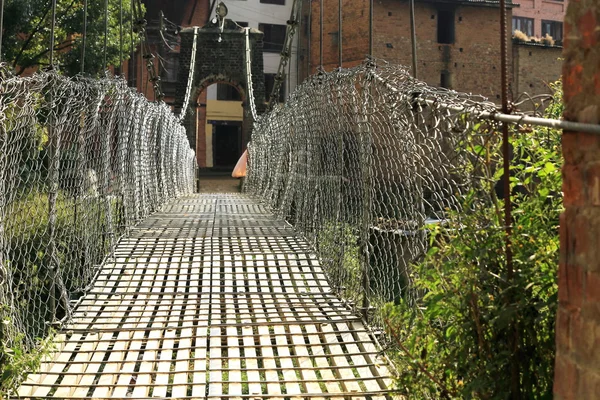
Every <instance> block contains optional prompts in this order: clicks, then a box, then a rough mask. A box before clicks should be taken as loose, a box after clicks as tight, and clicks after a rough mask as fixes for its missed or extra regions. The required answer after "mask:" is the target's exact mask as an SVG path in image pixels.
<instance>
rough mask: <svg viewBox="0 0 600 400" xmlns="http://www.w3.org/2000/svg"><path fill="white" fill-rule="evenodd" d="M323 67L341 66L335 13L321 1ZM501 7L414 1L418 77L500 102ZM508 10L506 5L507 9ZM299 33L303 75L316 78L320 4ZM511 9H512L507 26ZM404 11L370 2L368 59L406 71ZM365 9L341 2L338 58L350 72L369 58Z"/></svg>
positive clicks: (466, 0)
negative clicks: (380, 59)
mask: <svg viewBox="0 0 600 400" xmlns="http://www.w3.org/2000/svg"><path fill="white" fill-rule="evenodd" d="M323 2H324V6H323V9H324V13H323V37H324V39H323V66H324V68H325V69H326V70H330V69H333V68H335V67H337V66H338V56H339V54H338V51H339V43H340V40H339V22H338V19H339V8H338V1H337V0H323ZM498 4H499V3H498V1H493V0H489V1H486V0H484V1H481V0H454V1H452V0H448V1H429V0H416V1H415V21H416V35H417V57H418V71H419V73H418V77H419V79H422V80H424V81H426V82H427V83H429V84H430V85H434V86H442V87H447V88H452V89H456V90H461V91H465V92H474V93H481V94H483V95H486V96H488V97H490V98H491V99H497V98H499V96H500V80H499V79H490V77H492V76H493V77H496V76H499V73H500V72H499V68H500V32H499V31H500V13H499V8H498ZM509 4H510V2H509ZM310 6H311V7H308V6H307V7H305V8H304V10H303V11H304V13H303V17H304V18H303V22H304V23H305V26H304V29H302V30H301V33H302V37H301V52H300V54H301V56H300V58H301V61H300V62H301V63H304V67H303V68H302V71H303V72H304V74H306V73H307V72H308V71H312V72H314V71H315V69H316V67H317V66H318V65H319V64H320V46H319V37H320V29H321V28H320V20H321V18H320V16H319V13H320V2H319V1H314V0H313V1H312V2H310ZM511 10H512V5H510V6H509V16H508V18H509V21H510V18H511V16H512V15H511V14H510V13H511ZM409 15H410V14H409V3H408V1H407V0H374V1H373V21H372V35H373V55H374V56H375V57H378V58H383V59H385V60H387V61H390V62H393V63H397V64H403V65H411V54H412V53H411V39H410V18H409ZM370 25H371V24H370V5H369V2H368V1H353V0H344V1H343V2H342V38H341V39H342V40H341V43H342V58H343V66H344V67H348V66H352V65H355V64H356V63H359V62H361V61H362V60H364V58H365V56H366V55H367V54H369V47H370V43H369V39H370V34H369V31H370ZM309 49H310V50H309Z"/></svg>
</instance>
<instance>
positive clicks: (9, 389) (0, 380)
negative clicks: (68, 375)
mask: <svg viewBox="0 0 600 400" xmlns="http://www.w3.org/2000/svg"><path fill="white" fill-rule="evenodd" d="M9 322H10V321H7V320H3V321H2V324H3V325H5V324H8V323H9ZM0 339H2V338H1V337H0ZM53 340H54V332H53V331H51V332H49V333H48V335H47V336H46V337H45V338H44V339H38V340H37V342H36V346H35V347H36V351H28V350H27V346H26V345H25V344H24V339H23V336H18V337H17V339H16V340H14V341H13V344H12V346H11V347H8V346H7V344H6V342H5V341H4V340H0V366H1V367H2V368H0V399H3V398H6V397H8V395H9V394H11V393H13V392H14V391H16V390H17V389H18V387H19V385H20V384H21V382H22V381H23V380H24V379H25V378H26V375H27V373H28V371H35V370H37V369H38V368H39V366H40V363H41V361H42V359H43V358H44V357H45V356H46V355H47V354H49V353H50V352H51V351H53V350H54V348H55V347H54V344H53Z"/></svg>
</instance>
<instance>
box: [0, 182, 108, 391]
mask: <svg viewBox="0 0 600 400" xmlns="http://www.w3.org/2000/svg"><path fill="white" fill-rule="evenodd" d="M104 201H105V200H103V199H102V198H101V197H95V198H92V197H89V198H87V199H86V198H79V199H76V198H74V197H72V196H70V195H67V194H66V193H64V192H59V194H58V196H57V200H56V224H55V258H54V262H52V260H51V257H50V254H49V250H48V248H49V240H50V229H49V213H48V193H46V192H45V191H44V189H43V188H33V187H32V188H29V192H28V194H26V195H22V196H21V197H20V199H19V200H17V201H14V202H12V203H11V204H10V205H9V207H8V209H7V210H8V214H7V216H6V219H5V224H6V225H5V226H6V230H5V235H6V237H7V243H6V245H7V259H6V267H7V271H8V279H9V280H10V282H11V291H12V293H11V297H12V299H13V303H12V304H11V305H10V308H8V307H4V308H3V309H0V319H2V324H0V371H1V372H0V398H1V394H2V393H3V391H4V392H7V391H8V390H9V389H11V388H12V387H14V386H15V385H18V384H17V382H18V380H19V379H21V378H22V377H24V374H25V371H32V370H35V368H32V367H34V366H35V365H37V364H36V363H39V360H40V356H39V354H38V353H39V351H40V349H42V347H43V346H46V347H47V346H49V345H50V343H51V338H50V336H49V333H51V332H52V329H51V325H50V324H49V322H53V321H54V320H57V319H61V318H62V317H64V316H65V312H66V310H65V309H64V307H63V304H62V302H61V299H60V288H61V285H64V286H63V287H64V289H66V293H67V294H68V295H69V296H70V299H69V300H72V299H75V298H77V297H78V296H79V295H80V294H81V293H82V290H83V288H85V287H86V286H87V285H88V284H89V283H90V282H91V280H92V278H93V274H94V272H95V270H94V268H95V267H94V266H95V265H97V264H99V263H100V262H101V261H102V259H103V257H104V256H105V254H106V253H107V252H108V250H109V246H110V241H111V238H110V237H109V236H108V235H105V234H104V233H105V232H107V231H108V229H109V228H108V227H107V226H106V224H107V218H106V211H105V205H104ZM116 211H117V204H116V200H114V199H113V200H112V203H111V213H112V214H113V217H112V221H113V226H118V221H117V220H116V218H115V217H116V216H117V215H118V214H117V212H116ZM54 264H56V265H58V269H57V270H56V271H53V270H51V268H50V267H51V265H54ZM15 332H19V334H15ZM40 338H43V339H40ZM40 346H42V347H40Z"/></svg>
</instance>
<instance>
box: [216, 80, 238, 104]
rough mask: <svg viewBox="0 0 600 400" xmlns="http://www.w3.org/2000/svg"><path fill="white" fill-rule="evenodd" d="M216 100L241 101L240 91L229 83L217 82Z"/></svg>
mask: <svg viewBox="0 0 600 400" xmlns="http://www.w3.org/2000/svg"><path fill="white" fill-rule="evenodd" d="M217 100H224V101H242V96H240V92H238V91H237V89H236V88H234V87H233V86H231V85H227V84H225V83H217Z"/></svg>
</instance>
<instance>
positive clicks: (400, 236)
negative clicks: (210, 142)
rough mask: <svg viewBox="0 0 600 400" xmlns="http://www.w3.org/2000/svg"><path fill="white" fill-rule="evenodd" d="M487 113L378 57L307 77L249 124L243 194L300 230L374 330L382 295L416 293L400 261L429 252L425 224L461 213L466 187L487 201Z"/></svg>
mask: <svg viewBox="0 0 600 400" xmlns="http://www.w3.org/2000/svg"><path fill="white" fill-rule="evenodd" d="M376 63H377V65H376ZM538 100H539V99H538ZM532 104H533V102H532ZM534 108H535V107H534ZM536 111H537V110H534V111H533V113H535V112H536ZM496 113H497V110H496V106H495V105H494V104H493V103H491V102H488V101H487V100H486V99H485V98H483V97H481V96H474V95H467V94H464V93H458V92H455V91H451V90H447V89H442V88H435V87H431V86H428V85H427V84H426V83H424V82H421V81H418V80H416V79H414V78H412V77H411V75H410V73H409V71H407V70H406V69H404V68H403V67H399V66H395V65H390V64H387V63H385V62H383V61H379V60H377V61H375V60H367V61H366V62H365V63H363V64H362V65H360V66H358V67H355V68H352V69H344V70H338V71H333V72H330V73H319V74H317V75H314V76H312V77H311V78H309V79H308V80H307V81H305V83H303V84H302V85H301V86H299V88H298V89H297V90H296V91H295V92H294V93H292V94H291V95H290V97H289V99H288V101H287V102H286V104H284V105H283V106H279V107H276V108H275V109H274V110H273V111H272V112H271V113H269V114H266V115H264V116H262V117H260V118H259V120H258V121H257V123H256V125H255V127H254V130H253V136H252V142H251V144H250V145H249V170H248V177H247V181H246V183H245V190H246V191H248V192H249V193H252V194H254V195H257V196H259V197H261V198H263V199H264V201H266V202H267V203H268V204H269V205H270V206H271V207H272V208H273V209H274V210H275V211H276V212H277V213H278V214H280V215H282V216H284V217H285V218H287V219H288V221H290V222H291V223H292V224H293V225H294V226H295V227H296V229H297V230H298V231H299V232H301V233H302V234H303V235H305V236H306V237H307V238H308V239H309V241H310V242H311V243H312V245H313V246H314V247H315V248H316V250H317V252H318V254H319V256H320V259H321V262H322V264H323V266H324V268H325V270H326V272H327V274H328V278H329V280H330V282H331V285H332V287H334V288H335V289H336V290H337V291H338V293H339V294H340V296H342V297H343V298H345V299H347V300H348V302H349V304H351V305H352V306H353V307H355V308H356V310H357V311H362V312H366V313H368V314H366V315H369V316H370V317H373V318H374V319H373V320H372V322H373V324H374V325H377V326H383V321H382V320H381V313H380V312H379V311H381V308H382V306H383V305H384V304H385V303H388V302H398V301H399V299H400V298H402V299H403V300H407V299H408V300H409V301H410V297H411V296H415V295H416V293H415V292H414V291H411V290H409V289H410V288H411V273H410V270H409V268H410V264H411V263H414V262H418V261H419V260H422V259H423V257H424V255H425V253H426V252H427V250H428V248H429V240H430V237H429V235H428V229H427V226H428V225H429V224H444V223H445V221H446V218H447V215H448V212H449V211H454V212H455V211H461V208H463V207H464V197H465V195H466V194H467V193H471V194H472V193H473V192H475V193H477V196H476V199H475V200H474V201H479V202H482V203H487V204H492V201H496V199H492V197H493V196H495V193H493V190H492V191H490V186H489V184H490V183H491V188H492V189H493V188H494V186H495V182H488V181H491V178H492V176H493V171H490V170H489V169H490V165H492V167H493V168H496V167H499V165H497V164H494V163H496V162H497V160H492V161H490V160H489V159H488V160H486V159H485V156H484V153H485V151H480V152H479V155H478V151H477V149H486V148H488V149H489V148H490V147H492V148H493V147H494V146H497V145H498V144H499V141H500V140H501V135H499V134H498V132H499V129H500V128H499V125H500V122H498V121H495V120H494V119H493V118H490V117H489V116H490V115H495V114H496ZM521 115H522V116H525V114H521ZM500 166H501V165H500ZM488 178H489V179H488ZM463 211H465V210H463Z"/></svg>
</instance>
